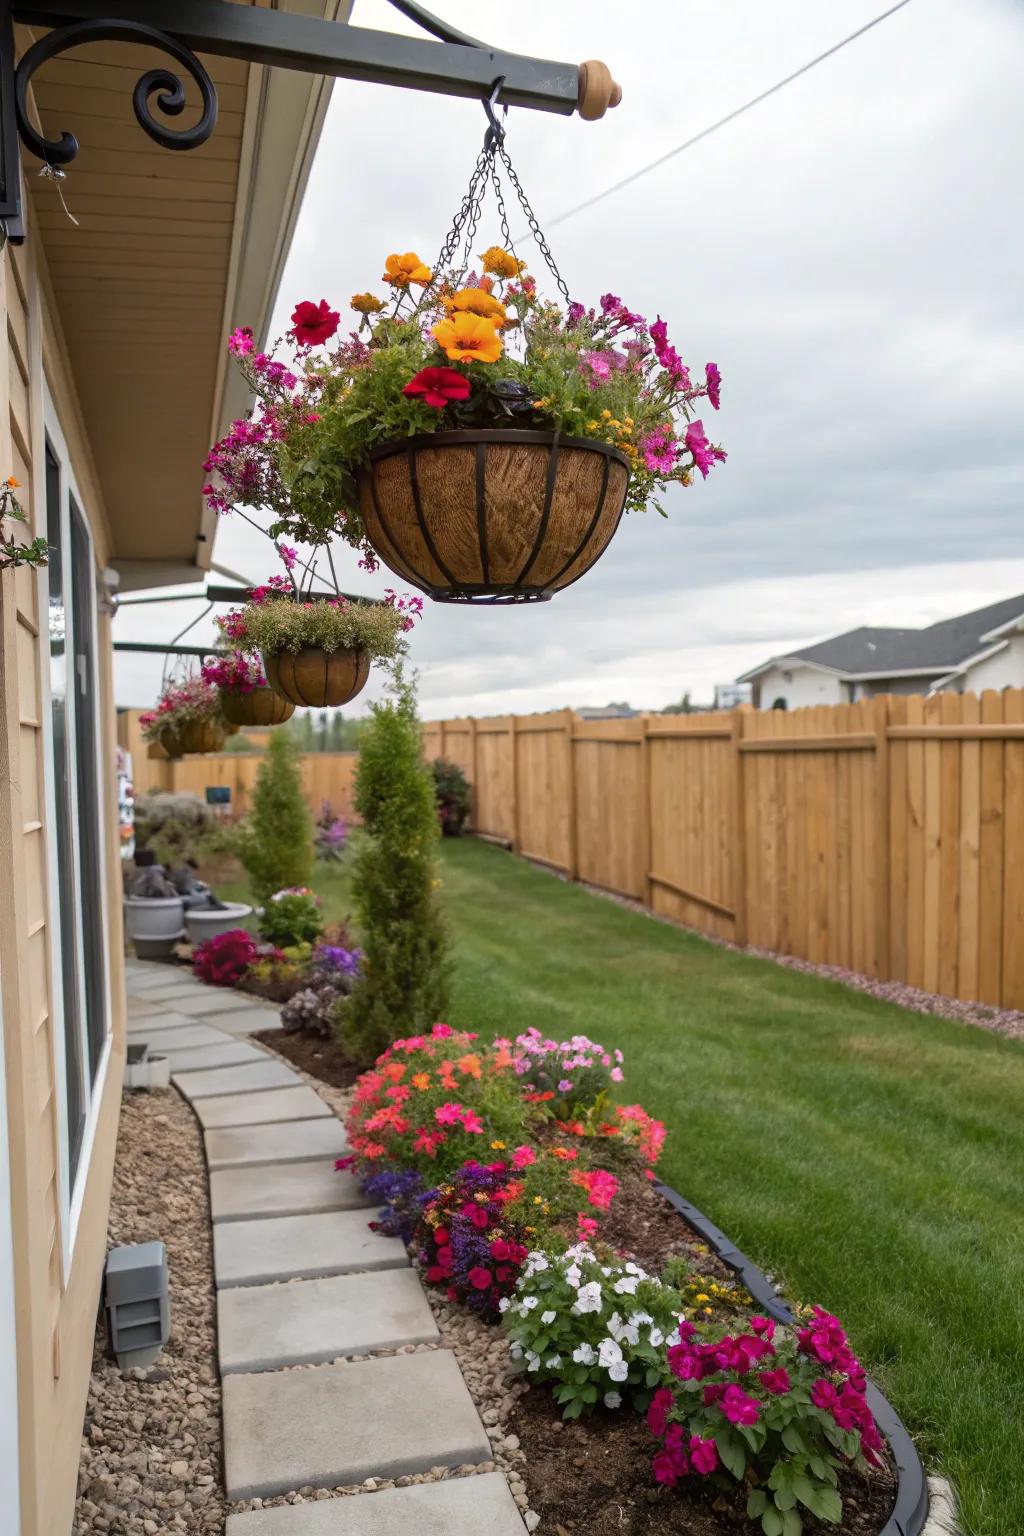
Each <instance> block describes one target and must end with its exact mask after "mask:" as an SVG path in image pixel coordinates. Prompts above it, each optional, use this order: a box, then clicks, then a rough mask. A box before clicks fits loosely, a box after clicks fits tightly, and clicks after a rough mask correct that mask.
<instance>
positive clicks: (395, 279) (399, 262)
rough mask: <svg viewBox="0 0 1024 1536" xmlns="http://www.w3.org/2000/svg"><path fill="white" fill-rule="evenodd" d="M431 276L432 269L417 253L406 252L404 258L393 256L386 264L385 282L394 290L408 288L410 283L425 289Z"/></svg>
mask: <svg viewBox="0 0 1024 1536" xmlns="http://www.w3.org/2000/svg"><path fill="white" fill-rule="evenodd" d="M431 276H432V274H431V271H430V268H429V267H428V266H425V265H424V264H423V262H422V261H420V259H419V257H418V256H417V255H416V252H415V251H406V253H405V255H404V256H397V255H395V254H392V255H390V256H389V257H388V259H387V261H386V262H385V263H384V277H383V281H384V282H385V283H390V284H391V286H392V288H408V286H409V284H410V283H418V284H419V286H420V287H421V288H425V287H426V285H427V284H428V283H429V282H430V279H431Z"/></svg>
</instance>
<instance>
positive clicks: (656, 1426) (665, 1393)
mask: <svg viewBox="0 0 1024 1536" xmlns="http://www.w3.org/2000/svg"><path fill="white" fill-rule="evenodd" d="M671 1407H672V1389H671V1387H659V1388H658V1390H657V1392H655V1394H654V1396H653V1397H652V1398H651V1401H650V1406H649V1407H648V1409H647V1427H648V1429H649V1430H650V1431H651V1433H652V1434H655V1435H657V1436H658V1439H659V1440H660V1439H661V1437H662V1435H663V1434H664V1433H665V1425H666V1424H667V1422H668V1411H669V1409H670V1408H671Z"/></svg>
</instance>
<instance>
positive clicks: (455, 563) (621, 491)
mask: <svg viewBox="0 0 1024 1536" xmlns="http://www.w3.org/2000/svg"><path fill="white" fill-rule="evenodd" d="M628 483H629V460H628V459H627V457H626V455H625V454H624V453H622V452H620V451H619V450H618V449H617V448H615V447H614V446H613V445H612V444H610V443H604V442H600V441H597V440H595V439H592V438H580V437H559V435H558V434H557V433H554V432H529V431H499V430H479V431H473V430H466V431H456V432H435V433H430V434H427V435H424V436H421V437H412V438H407V439H405V440H404V441H402V442H394V443H385V444H383V445H382V446H381V447H380V448H378V449H376V450H375V451H374V452H373V454H372V455H371V458H370V464H369V466H368V467H367V468H366V469H365V470H363V471H361V473H360V476H359V495H360V505H361V511H362V516H363V520H364V523H365V526H366V530H367V533H368V535H369V538H370V541H371V543H372V544H373V546H374V548H375V550H376V551H377V553H378V555H379V556H380V558H381V560H382V561H383V562H384V564H385V565H386V566H387V567H388V568H389V570H392V571H394V572H395V574H396V575H398V576H401V577H402V579H403V580H405V581H409V582H411V583H412V584H413V585H414V586H417V587H419V588H420V590H421V591H423V592H426V593H428V594H429V595H430V596H431V597H432V598H434V599H435V601H437V602H448V603H457V602H495V603H497V602H509V603H511V602H542V601H544V600H545V599H546V598H549V597H551V596H552V595H553V594H554V593H555V592H560V591H561V590H562V589H563V588H564V587H567V586H569V585H570V584H571V583H572V582H574V581H576V580H577V579H578V578H579V577H580V576H582V575H583V574H584V573H585V572H586V571H588V570H589V569H590V567H591V566H592V565H593V564H594V562H595V561H596V560H597V559H599V557H600V556H601V555H602V554H603V553H604V551H605V549H606V548H607V546H608V544H609V542H610V541H611V539H612V536H613V535H614V533H615V530H616V528H617V527H618V525H619V519H620V518H621V516H622V508H623V503H624V501H625V497H626V488H627V485H628Z"/></svg>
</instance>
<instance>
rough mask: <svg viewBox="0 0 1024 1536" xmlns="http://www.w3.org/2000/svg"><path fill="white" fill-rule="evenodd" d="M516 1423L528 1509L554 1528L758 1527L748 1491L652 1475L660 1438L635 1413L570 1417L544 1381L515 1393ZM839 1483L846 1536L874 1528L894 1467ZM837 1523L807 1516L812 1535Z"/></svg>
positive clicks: (668, 1531)
mask: <svg viewBox="0 0 1024 1536" xmlns="http://www.w3.org/2000/svg"><path fill="white" fill-rule="evenodd" d="M511 1428H512V1429H513V1430H514V1432H515V1433H516V1434H517V1435H518V1436H519V1441H520V1445H521V1447H522V1449H523V1451H524V1453H525V1455H526V1485H527V1488H528V1490H529V1494H530V1508H531V1509H534V1510H536V1512H537V1514H538V1515H540V1517H541V1525H540V1528H541V1530H543V1531H550V1532H551V1533H552V1536H681V1533H683V1532H685V1533H686V1536H723V1532H735V1533H736V1536H754V1533H755V1532H756V1533H757V1536H760V1532H761V1525H760V1521H757V1522H752V1521H750V1520H748V1519H747V1517H746V1512H745V1509H744V1505H745V1502H746V1500H745V1496H744V1495H742V1494H741V1495H740V1496H739V1497H736V1496H733V1497H731V1498H725V1497H723V1496H721V1495H719V1494H717V1493H716V1491H714V1490H712V1489H709V1488H707V1486H706V1485H705V1486H704V1488H703V1489H699V1488H698V1486H697V1485H696V1484H694V1486H693V1487H692V1489H690V1488H687V1489H681V1490H677V1491H673V1490H671V1489H667V1488H659V1487H658V1486H657V1484H656V1483H654V1481H653V1479H652V1477H651V1456H652V1453H653V1451H654V1448H655V1442H654V1439H653V1437H652V1435H651V1433H650V1431H649V1430H648V1428H647V1425H646V1424H645V1423H644V1421H643V1419H642V1418H640V1417H639V1416H638V1415H636V1414H627V1413H625V1412H618V1413H609V1412H607V1411H606V1410H604V1409H601V1410H599V1411H597V1412H595V1414H594V1415H593V1417H592V1418H591V1419H588V1420H587V1421H586V1422H580V1421H576V1422H570V1423H566V1422H564V1421H563V1420H562V1419H561V1417H560V1409H559V1408H558V1405H557V1404H556V1403H555V1401H554V1399H553V1398H552V1396H551V1394H550V1393H549V1392H547V1391H544V1390H542V1389H539V1388H538V1389H535V1390H533V1391H530V1392H527V1393H526V1395H525V1396H524V1397H521V1398H519V1399H518V1401H517V1403H516V1407H515V1410H514V1413H513V1416H512V1422H511ZM840 1492H841V1493H842V1497H843V1526H842V1530H843V1536H877V1532H878V1531H880V1530H881V1528H882V1526H883V1525H884V1524H885V1522H886V1520H887V1519H888V1516H889V1512H890V1510H891V1509H892V1503H893V1499H894V1497H895V1478H894V1476H893V1474H892V1473H891V1471H889V1469H888V1468H886V1469H885V1470H883V1471H881V1472H878V1473H875V1474H874V1475H872V1476H871V1477H870V1478H863V1477H860V1476H858V1475H856V1474H854V1473H849V1474H847V1475H845V1476H841V1477H840ZM835 1529H836V1528H835V1526H829V1525H824V1524H822V1522H820V1521H818V1520H815V1519H814V1518H813V1517H812V1516H811V1515H808V1514H805V1516H804V1531H805V1533H806V1536H825V1533H826V1532H827V1531H830V1532H833V1533H834V1532H835Z"/></svg>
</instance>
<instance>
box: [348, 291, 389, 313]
mask: <svg viewBox="0 0 1024 1536" xmlns="http://www.w3.org/2000/svg"><path fill="white" fill-rule="evenodd" d="M349 302H350V304H351V306H352V308H353V309H354V310H356V312H357V313H358V314H360V315H375V314H376V313H377V311H378V310H379V309H383V308H384V300H383V299H378V297H377V295H376V294H375V293H354V294H353V295H352V298H351V299H350V300H349Z"/></svg>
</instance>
